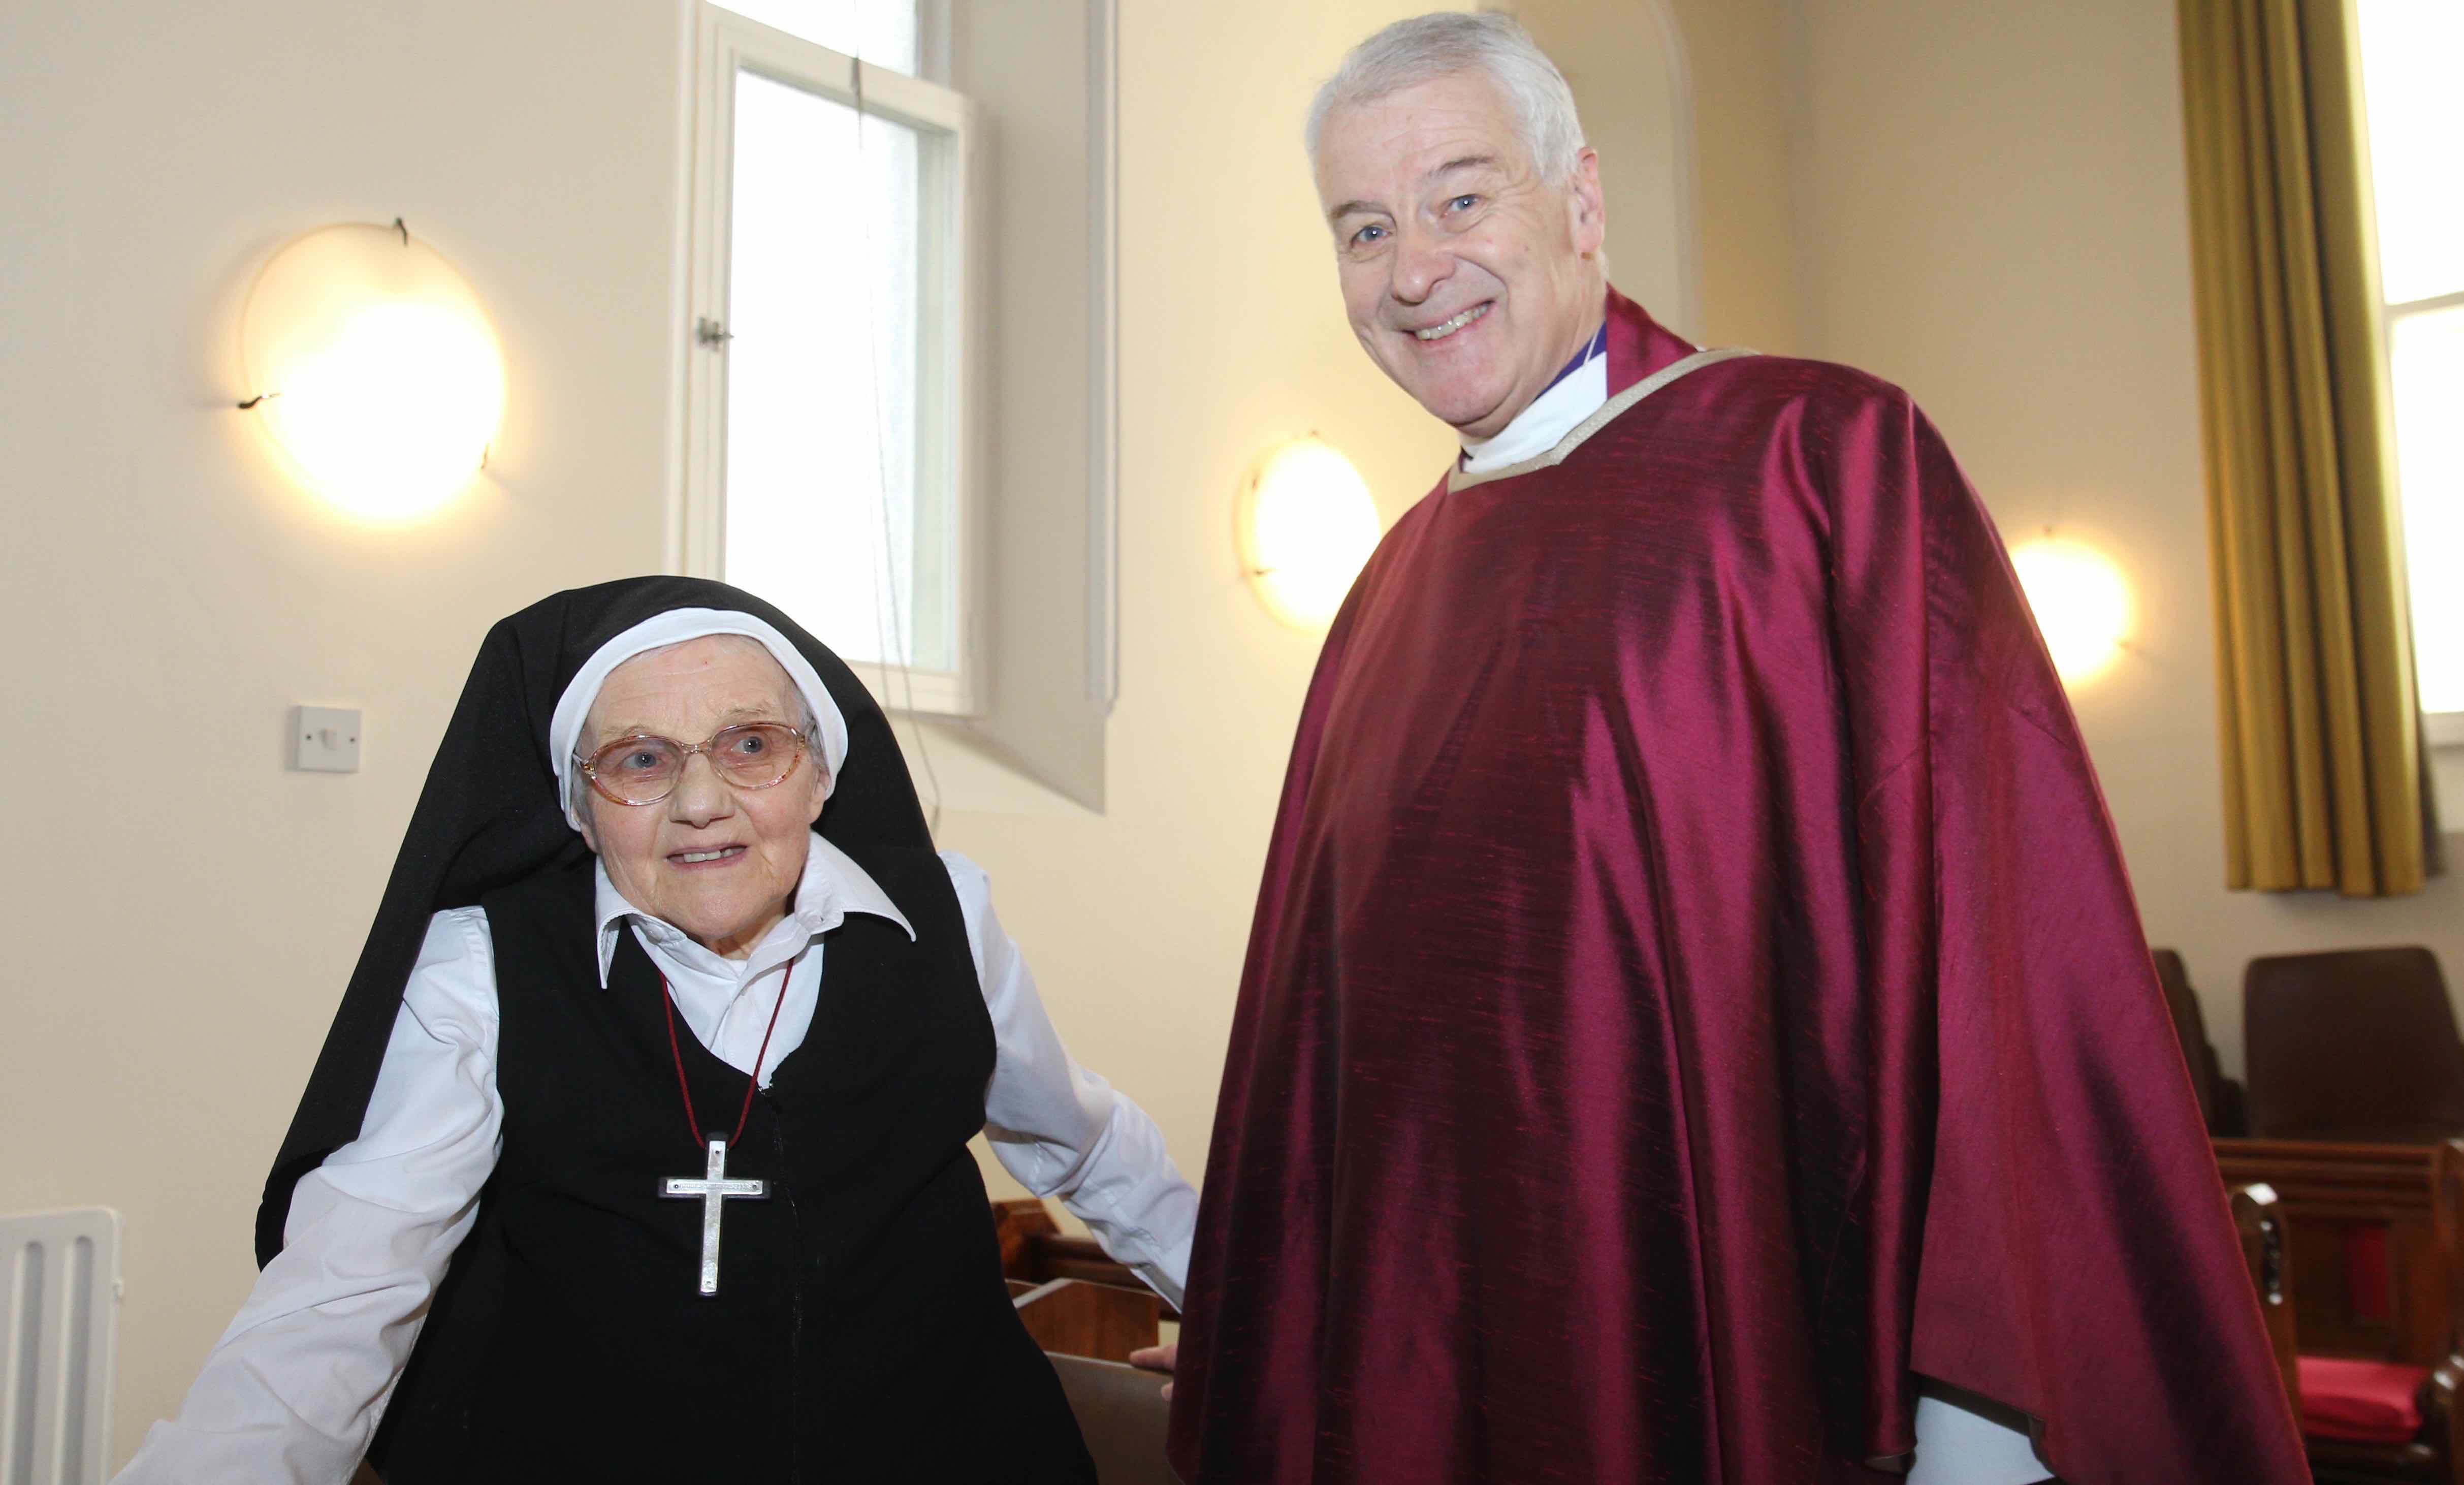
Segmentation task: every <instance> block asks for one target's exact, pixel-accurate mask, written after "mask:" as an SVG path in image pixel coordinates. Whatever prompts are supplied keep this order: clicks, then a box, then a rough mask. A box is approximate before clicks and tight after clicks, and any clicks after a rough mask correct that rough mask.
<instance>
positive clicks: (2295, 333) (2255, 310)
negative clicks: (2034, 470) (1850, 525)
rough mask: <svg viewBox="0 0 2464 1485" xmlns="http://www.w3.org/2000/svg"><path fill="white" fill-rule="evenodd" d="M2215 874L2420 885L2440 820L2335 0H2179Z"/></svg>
mask: <svg viewBox="0 0 2464 1485" xmlns="http://www.w3.org/2000/svg"><path fill="white" fill-rule="evenodd" d="M2179 5H2180V20H2181V33H2182V84H2183V86H2182V92H2183V104H2184V114H2185V119H2186V122H2187V125H2188V132H2189V142H2188V143H2189V175H2190V209H2191V210H2190V216H2191V240H2192V247H2193V252H2194V257H2195V264H2194V266H2195V270H2196V277H2197V281H2198V311H2199V363H2200V384H2201V385H2200V391H2201V402H2202V412H2203V414H2204V420H2205V423H2206V432H2207V457H2208V529H2209V540H2210V543H2211V547H2212V555H2213V561H2214V568H2215V604H2216V651H2217V672H2218V676H2217V679H2218V688H2219V692H2220V696H2219V698H2218V699H2219V710H2220V718H2221V722H2222V728H2223V734H2224V776H2225V777H2224V782H2225V848H2226V849H2225V854H2226V885H2227V886H2229V887H2233V888H2247V887H2255V888H2259V889H2262V890H2266V891H2282V890H2287V889H2294V888H2305V887H2306V888H2328V887H2332V888H2334V889H2336V890H2337V891H2339V892H2342V893H2343V894H2345V895H2346V896H2348V897H2387V896H2393V895H2396V894H2401V893H2409V892H2417V891H2419V890H2420V889H2421V886H2422V880H2423V877H2424V875H2425V874H2426V873H2427V872H2428V871H2430V870H2431V869H2432V863H2431V860H2430V852H2431V850H2433V849H2434V847H2433V846H2432V845H2431V842H2432V841H2433V840H2434V838H2435V835H2434V831H2430V830H2427V829H2425V811H2426V807H2427V802H2428V796H2427V793H2426V790H2425V787H2424V774H2423V765H2424V763H2425V755H2424V752H2423V748H2422V741H2421V721H2420V713H2419V710H2418V707H2417V704H2416V700H2415V698H2414V694H2413V669H2412V642H2411V634H2410V625H2409V613H2408V601H2407V597H2406V593H2405V578H2404V570H2405V569H2404V561H2403V552H2402V540H2403V538H2402V530H2401V524H2400V521H2399V519H2398V517H2399V511H2398V507H2397V504H2396V492H2395V454H2394V440H2393V436H2392V420H2391V418H2390V415H2389V411H2388V401H2387V385H2386V383H2387V373H2386V366H2387V362H2386V358H2385V355H2384V352H2383V349H2382V346H2381V341H2382V339H2383V337H2384V334H2385V330H2384V326H2383V323H2382V321H2381V309H2380V299H2379V287H2378V245H2377V241H2376V237H2375V232H2374V228H2373V223H2372V217H2371V206H2370V199H2369V173H2368V165H2367V155H2366V146H2365V139H2364V135H2363V128H2362V113H2361V49H2360V45H2359V38H2358V36H2357V34H2356V32H2355V20H2354V17H2353V14H2352V11H2351V6H2350V5H2349V3H2348V0H2179Z"/></svg>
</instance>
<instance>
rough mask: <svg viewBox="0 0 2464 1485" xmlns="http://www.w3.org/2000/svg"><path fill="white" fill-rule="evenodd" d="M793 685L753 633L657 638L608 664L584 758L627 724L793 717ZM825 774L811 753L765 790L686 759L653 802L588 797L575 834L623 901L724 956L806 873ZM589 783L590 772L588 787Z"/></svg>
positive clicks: (748, 940) (771, 919)
mask: <svg viewBox="0 0 2464 1485" xmlns="http://www.w3.org/2000/svg"><path fill="white" fill-rule="evenodd" d="M801 716H802V711H801V708H799V706H798V705H797V702H796V690H795V683H794V682H793V681H791V680H789V679H788V678H787V673H786V672H785V671H783V670H781V669H780V668H779V662H778V661H776V660H774V659H772V658H771V657H770V655H769V653H768V652H767V651H765V650H763V649H762V648H761V647H760V645H759V644H758V643H757V642H755V641H753V640H749V639H745V638H743V637H741V636H738V635H732V634H712V635H708V636H705V637H703V638H700V639H693V640H687V641H686V642H685V643H683V644H680V645H671V646H669V647H668V648H667V649H664V650H653V651H651V652H649V654H639V655H635V656H634V657H633V658H632V659H629V660H627V661H626V662H625V663H624V664H622V665H620V666H618V667H616V669H615V670H613V671H611V672H609V673H608V676H607V680H606V683H605V685H603V686H601V687H600V688H599V699H598V700H597V701H596V702H594V703H593V704H592V706H591V708H590V717H589V719H588V720H586V721H584V722H583V728H582V746H581V747H580V748H579V749H578V751H580V752H581V753H582V755H583V757H585V758H587V757H589V756H590V755H591V754H593V753H594V752H596V751H597V750H598V749H599V748H601V747H603V746H605V745H606V744H607V743H611V742H613V741H615V740H616V739H618V738H623V737H630V736H632V735H634V734H636V733H649V734H650V735H652V736H655V737H664V738H672V739H674V740H675V741H676V742H679V743H699V742H701V741H702V740H703V739H705V738H707V737H709V736H710V735H711V734H712V733H715V732H716V731H717V730H718V729H719V728H721V727H728V726H734V725H735V724H736V723H737V722H746V721H777V722H785V723H787V724H788V725H789V726H794V725H796V724H797V722H798V720H799V719H800V718H801ZM824 784H825V779H824V777H823V773H822V765H821V760H819V759H818V758H815V757H813V756H812V755H811V753H810V752H809V751H808V752H807V753H806V755H805V756H804V758H803V760H802V761H800V762H799V763H798V764H797V765H796V767H795V770H794V771H793V772H791V773H789V774H788V775H787V776H786V777H785V778H784V779H781V780H780V781H779V782H778V783H777V784H775V785H772V786H771V787H768V788H762V789H742V788H737V787H734V786H732V785H730V784H729V783H728V782H727V781H726V780H725V779H723V778H721V777H720V776H719V773H718V771H717V770H716V769H715V768H714V767H712V766H711V762H710V758H709V756H708V755H707V754H703V753H694V754H692V755H691V756H689V757H687V758H686V760H685V766H684V773H683V775H682V776H681V777H680V778H678V779H677V780H676V787H675V790H674V792H672V793H671V794H669V795H668V797H667V798H665V799H662V800H660V801H659V802H658V803H656V804H649V805H620V804H617V803H615V802H613V801H611V800H609V799H606V798H605V797H603V796H598V795H594V796H592V798H591V799H590V800H589V801H588V805H587V807H586V808H585V809H583V811H582V835H583V839H584V840H586V841H588V842H589V843H590V849H591V850H593V851H596V852H598V853H599V859H600V861H601V862H602V863H604V864H605V866H606V868H607V879H608V880H609V881H610V882H613V883H614V884H615V887H616V890H617V891H618V892H621V893H623V894H624V895H625V900H626V901H627V902H630V903H632V904H633V905H634V906H635V907H637V908H640V909H641V910H642V911H644V912H646V913H649V914H651V915H652V916H654V917H657V918H662V919H665V920H667V921H669V922H671V923H673V924H675V925H676V926H677V927H679V928H681V929H683V930H684V931H685V932H686V933H688V934H691V935H692V936H693V938H694V939H695V940H696V941H698V942H701V943H702V944H703V945H705V946H706V947H708V948H710V949H712V950H713V951H715V952H716V953H719V954H722V955H726V956H728V957H730V958H740V957H742V956H743V955H744V954H747V953H749V952H751V950H752V948H753V945H754V944H756V943H758V942H760V939H761V936H762V935H763V934H765V933H767V932H769V931H770V928H771V926H772V925H773V924H775V923H777V922H778V921H779V920H780V919H781V918H783V917H785V916H786V913H787V909H788V906H789V904H790V901H791V900H792V898H794V896H795V892H796V885H797V883H798V882H799V881H800V880H801V879H802V878H803V873H804V857H805V855H806V853H807V852H808V850H809V848H810V846H811V844H812V836H811V834H810V833H809V832H810V831H811V830H812V825H813V822H814V821H815V820H817V819H819V818H821V813H822V799H823V790H824ZM583 787H588V786H587V785H586V784H585V785H584V786H583Z"/></svg>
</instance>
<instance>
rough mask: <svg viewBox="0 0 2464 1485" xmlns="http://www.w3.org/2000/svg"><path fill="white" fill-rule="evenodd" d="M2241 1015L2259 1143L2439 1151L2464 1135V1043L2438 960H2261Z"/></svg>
mask: <svg viewBox="0 0 2464 1485" xmlns="http://www.w3.org/2000/svg"><path fill="white" fill-rule="evenodd" d="M2242 1007H2243V1036H2244V1045H2245V1046H2246V1048H2247V1049H2248V1052H2249V1077H2250V1128H2251V1133H2252V1134H2254V1135H2256V1136H2258V1137H2260V1138H2262V1139H2274V1140H2353V1141H2364V1142H2368V1143H2376V1144H2414V1143H2419V1144H2436V1143H2438V1142H2439V1141H2443V1140H2445V1139H2447V1138H2448V1137H2449V1136H2450V1135H2453V1134H2456V1133H2458V1132H2464V1042H2458V1041H2457V1039H2456V1034H2455V1012H2454V1008H2453V1007H2452V1006H2451V1005H2450V1004H2449V1003H2448V999H2447V981H2446V978H2445V977H2444V976H2443V975H2441V974H2440V973H2439V969H2438V959H2437V956H2435V955H2433V954H2431V952H2430V950H2428V949H2426V948H2421V947H2418V946H2412V947H2406V948H2381V949H2339V950H2336V951H2333V952H2330V953H2323V954H2282V955H2276V956H2272V957H2269V958H2263V959H2254V960H2252V961H2251V962H2250V968H2249V970H2248V972H2247V973H2246V974H2245V975H2244V976H2243V979H2242Z"/></svg>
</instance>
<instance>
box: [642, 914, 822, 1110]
mask: <svg viewBox="0 0 2464 1485" xmlns="http://www.w3.org/2000/svg"><path fill="white" fill-rule="evenodd" d="M779 969H780V974H779V998H778V999H777V1000H774V1001H772V1002H771V1003H770V1024H769V1025H768V1026H765V1027H763V1028H762V1029H761V1050H760V1051H759V1052H757V1053H754V1054H753V1071H752V1072H750V1073H748V1074H746V1075H745V1077H744V1106H743V1107H742V1108H740V1109H738V1110H737V1111H736V1133H734V1134H732V1135H729V1136H728V1137H727V1142H728V1144H729V1145H730V1146H731V1147H733V1146H734V1145H735V1143H736V1141H738V1140H741V1139H743V1138H744V1124H745V1121H746V1120H747V1119H751V1118H752V1117H753V1094H754V1091H755V1090H756V1089H758V1088H759V1087H760V1086H761V1059H762V1058H764V1057H767V1056H768V1055H770V1033H771V1032H773V1031H777V1030H779V1011H780V1008H781V1007H783V1006H785V1005H786V1004H787V977H788V976H789V975H791V974H793V973H794V972H795V969H796V961H795V960H792V959H791V960H789V961H787V962H786V963H785V964H781V965H780V966H779ZM659 1005H660V1008H662V1009H664V1010H665V1011H667V1013H668V1053H669V1055H671V1056H672V1057H674V1058H675V1063H676V1092H677V1093H678V1094H679V1095H681V1096H682V1097H683V1098H684V1100H685V1135H686V1137H687V1138H688V1139H690V1140H692V1141H693V1148H694V1149H696V1150H698V1149H700V1148H701V1147H702V1132H701V1119H700V1118H699V1117H698V1116H696V1115H695V1114H694V1113H693V1085H692V1084H690V1083H688V1082H686V1081H685V1050H684V1043H682V1042H680V1041H678V1040H676V992H675V990H674V989H673V988H671V986H669V984H668V977H667V976H666V975H665V974H662V975H660V976H659Z"/></svg>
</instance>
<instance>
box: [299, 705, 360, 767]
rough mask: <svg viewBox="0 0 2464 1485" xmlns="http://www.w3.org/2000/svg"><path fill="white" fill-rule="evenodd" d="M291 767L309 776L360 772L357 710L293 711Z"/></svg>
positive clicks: (306, 708) (308, 708) (310, 708)
mask: <svg viewBox="0 0 2464 1485" xmlns="http://www.w3.org/2000/svg"><path fill="white" fill-rule="evenodd" d="M291 766H292V767H294V768H304V769H306V770H307V771H309V772H310V773H357V772H359V771H360V714H359V710H358V708H356V707H342V706H295V707H293V708H292V709H291Z"/></svg>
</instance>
